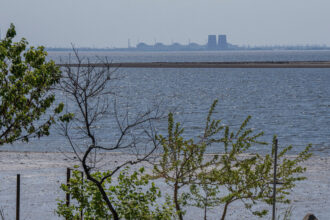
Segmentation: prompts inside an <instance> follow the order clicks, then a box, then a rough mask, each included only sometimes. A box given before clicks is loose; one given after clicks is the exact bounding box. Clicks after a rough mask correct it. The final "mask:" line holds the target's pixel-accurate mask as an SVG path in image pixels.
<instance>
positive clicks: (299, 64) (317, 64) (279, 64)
mask: <svg viewBox="0 0 330 220" xmlns="http://www.w3.org/2000/svg"><path fill="white" fill-rule="evenodd" d="M56 65H57V66H59V67H78V66H79V67H108V68H111V67H112V68H330V61H287V62H286V61H276V62H272V61H268V62H125V63H79V64H75V63H67V64H66V63H58V64H56Z"/></svg>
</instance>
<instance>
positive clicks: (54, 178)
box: [0, 151, 330, 219]
mask: <svg viewBox="0 0 330 220" xmlns="http://www.w3.org/2000/svg"><path fill="white" fill-rule="evenodd" d="M74 156H75V155H74V154H73V153H60V152H58V153H54V152H47V153H46V152H8V151H7V152H3V151H2V152H0V161H1V167H0V170H1V173H0V176H1V179H2V183H1V190H0V196H1V197H2V198H4V199H5V200H6V202H4V203H3V204H2V206H3V208H4V210H5V211H6V214H7V215H8V216H7V217H10V216H11V217H14V216H13V215H14V213H15V212H14V209H15V203H14V201H15V184H16V183H15V177H16V174H18V173H19V174H21V179H22V184H23V185H22V187H21V190H22V195H23V197H22V218H24V217H27V215H28V218H29V219H39V218H42V217H43V216H49V219H59V217H58V216H57V215H56V214H54V209H55V208H56V204H57V201H56V199H63V198H64V197H65V195H64V193H63V192H61V191H60V189H59V186H60V184H62V183H65V176H66V168H67V167H70V168H73V167H74V165H77V161H76V160H74ZM100 156H101V157H102V163H103V165H102V166H101V169H102V170H107V169H109V168H111V167H113V166H115V165H116V164H120V163H121V162H123V161H126V160H128V159H131V158H132V157H135V155H130V154H126V153H114V152H111V153H101V154H100ZM243 156H249V155H248V154H244V155H243ZM289 157H290V158H291V157H294V156H293V155H292V156H289ZM302 165H303V166H305V167H307V171H306V172H305V173H304V176H306V177H307V180H304V181H301V182H298V183H297V186H296V187H295V188H293V190H292V193H291V195H290V198H291V199H292V204H291V205H292V207H293V215H292V217H293V218H292V219H302V218H303V217H304V215H305V214H306V213H308V212H313V213H314V214H315V215H316V216H317V217H318V218H319V219H326V218H327V216H328V210H327V209H326V207H329V205H330V203H329V200H328V198H330V185H329V184H328V183H329V182H330V157H329V156H327V157H320V156H312V157H311V158H310V159H309V160H307V161H305V162H304V163H303V164H302ZM140 166H145V167H146V171H147V172H151V169H152V166H151V165H148V164H147V163H141V164H139V165H138V166H137V167H134V169H138V168H139V167H140ZM156 184H157V185H159V186H160V187H161V189H162V188H163V189H162V190H166V187H165V185H164V183H163V182H161V181H159V180H158V181H156ZM3 201H4V200H3ZM240 205H241V204H239V203H237V204H233V207H231V208H230V209H229V216H228V217H229V219H244V218H249V217H252V216H251V214H250V213H249V212H248V211H246V210H245V209H242V208H240ZM35 207H40V208H38V209H36V208H35ZM269 208H270V207H269ZM194 209H195V210H196V211H193V210H194ZM188 213H190V214H191V215H192V216H190V217H193V216H195V217H196V215H198V214H199V212H198V209H196V208H190V209H189V212H188ZM215 214H216V213H213V214H212V212H210V216H209V217H210V219H214V218H216V215H215ZM186 217H187V219H190V218H189V216H186ZM9 219H10V218H9Z"/></svg>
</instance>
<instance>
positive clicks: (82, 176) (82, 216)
mask: <svg viewBox="0 0 330 220" xmlns="http://www.w3.org/2000/svg"><path fill="white" fill-rule="evenodd" d="M81 183H82V184H81V187H82V191H81V192H82V193H84V172H83V171H81ZM83 219H84V210H83V209H81V212H80V220H83Z"/></svg>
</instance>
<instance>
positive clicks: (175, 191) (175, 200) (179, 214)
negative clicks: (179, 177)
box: [173, 183, 183, 220]
mask: <svg viewBox="0 0 330 220" xmlns="http://www.w3.org/2000/svg"><path fill="white" fill-rule="evenodd" d="M178 190H179V187H178V183H175V184H174V195H173V200H174V204H175V209H176V212H177V215H178V217H179V219H180V220H183V216H182V212H181V207H180V204H179V201H178Z"/></svg>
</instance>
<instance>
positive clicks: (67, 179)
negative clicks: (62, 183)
mask: <svg viewBox="0 0 330 220" xmlns="http://www.w3.org/2000/svg"><path fill="white" fill-rule="evenodd" d="M70 177H71V169H70V168H67V169H66V185H67V186H68V187H70ZM66 205H67V206H68V207H69V206H70V193H69V192H68V193H66Z"/></svg>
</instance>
